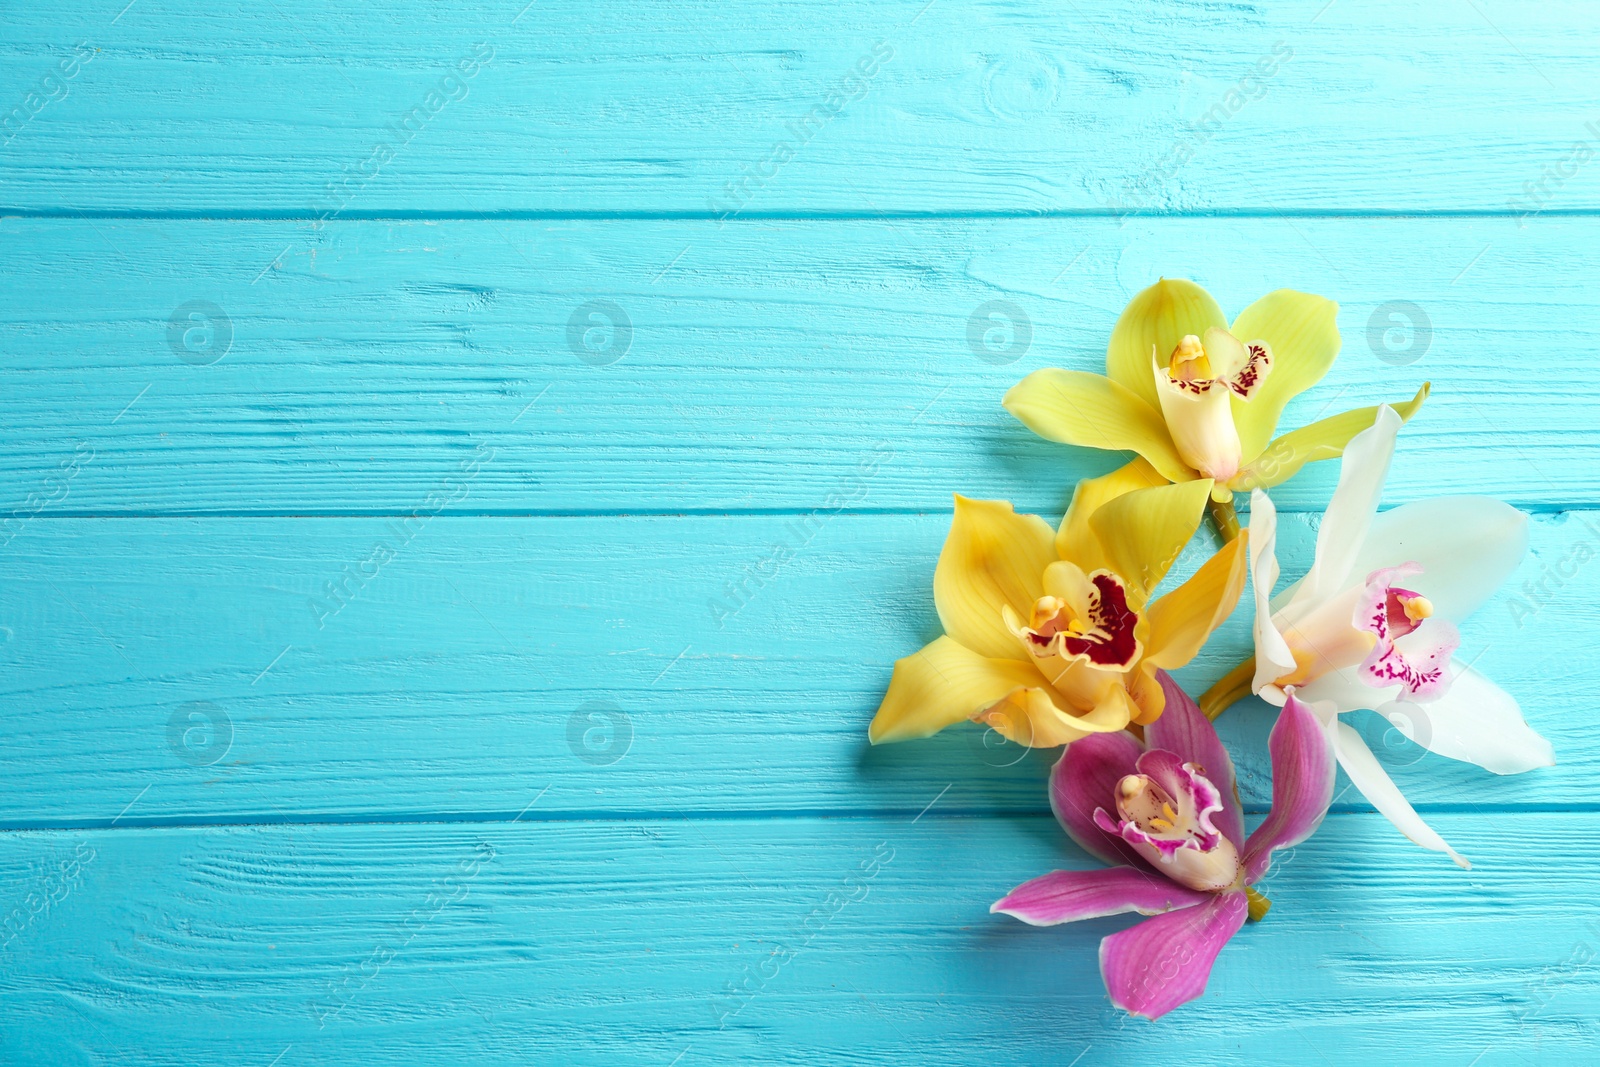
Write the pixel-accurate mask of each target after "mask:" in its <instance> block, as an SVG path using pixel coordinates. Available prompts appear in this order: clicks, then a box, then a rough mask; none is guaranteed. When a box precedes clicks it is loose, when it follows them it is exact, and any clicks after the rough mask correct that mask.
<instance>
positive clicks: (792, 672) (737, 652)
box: [0, 513, 1600, 827]
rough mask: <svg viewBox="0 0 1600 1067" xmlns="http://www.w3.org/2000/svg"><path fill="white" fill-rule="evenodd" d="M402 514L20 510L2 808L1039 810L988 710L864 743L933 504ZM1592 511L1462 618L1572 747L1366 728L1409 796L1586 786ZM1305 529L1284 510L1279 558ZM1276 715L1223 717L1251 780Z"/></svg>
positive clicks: (1599, 791)
mask: <svg viewBox="0 0 1600 1067" xmlns="http://www.w3.org/2000/svg"><path fill="white" fill-rule="evenodd" d="M397 527H398V524H397V523H396V521H395V520H385V519H354V518H351V519H270V520H269V519H224V518H208V519H159V520H158V519H37V520H35V521H34V523H33V524H31V525H30V526H29V527H28V529H27V530H25V531H24V532H23V533H22V534H20V535H19V536H18V537H17V538H16V539H15V540H14V541H12V543H11V544H10V545H8V546H7V548H6V550H5V551H6V556H5V561H6V566H5V568H4V571H3V573H0V626H3V629H0V638H4V642H3V643H0V656H3V657H4V658H3V661H0V685H3V689H0V695H3V699H0V730H3V734H4V739H3V742H0V743H3V745H4V748H5V751H6V752H7V755H8V779H7V788H6V789H5V790H4V791H3V793H0V825H3V826H7V827H19V826H21V827H27V826H74V825H91V826H92V825H105V824H106V823H107V822H108V821H109V820H111V819H112V818H114V817H116V816H118V815H119V813H123V808H124V807H125V806H126V805H128V804H129V802H130V800H131V799H133V798H135V797H136V796H137V797H138V798H139V799H138V803H137V804H134V805H133V807H132V808H131V809H129V810H128V811H126V812H125V813H123V824H124V825H126V824H137V823H162V822H181V823H193V822H207V821H221V822H240V821H242V822H261V821H266V822H271V821H283V820H294V821H298V820H306V819H314V820H336V821H346V820H356V819H377V820H396V819H399V820H406V819H418V818H468V817H472V818H476V817H500V818H510V817H511V816H514V815H515V814H516V813H517V812H519V811H522V810H524V809H525V808H527V806H528V805H529V804H530V803H532V802H533V801H534V799H535V798H536V797H539V798H541V799H539V800H538V804H537V805H536V807H537V809H538V810H539V811H541V812H561V813H564V816H565V817H573V818H576V817H583V816H585V815H587V814H589V813H612V814H615V813H629V812H646V813H651V814H654V815H669V814H674V813H679V812H685V811H743V812H750V811H773V812H782V811H789V812H796V811H801V812H804V811H822V812H859V811H869V812H883V811H902V812H911V813H914V812H915V811H916V810H917V809H918V808H920V807H921V805H923V804H925V803H926V802H927V797H929V796H932V795H933V794H934V793H938V792H940V791H941V790H942V789H945V788H946V787H949V794H948V796H946V798H945V800H944V801H943V803H944V804H945V805H946V806H947V807H948V808H950V809H952V810H959V811H995V810H1020V811H1030V812H1043V811H1045V810H1047V809H1046V808H1045V803H1044V791H1043V787H1042V783H1043V777H1044V774H1045V772H1046V770H1047V768H1048V763H1049V757H1048V755H1047V754H1045V753H1042V752H1041V753H1035V754H1033V755H1031V756H1025V754H1024V753H1023V752H1022V751H1021V750H1019V749H1016V748H1013V747H1009V746H1007V747H1004V748H997V747H994V745H993V738H992V737H991V738H989V739H988V743H987V744H986V740H985V735H984V733H983V732H982V731H980V730H979V729H977V728H976V727H972V728H962V729H959V730H952V731H949V732H947V733H946V734H944V735H941V736H940V737H938V738H935V739H931V740H928V741H922V742H910V743H905V744H900V745H892V746H886V747H884V748H881V749H870V748H869V747H868V746H867V744H866V736H865V735H866V726H867V723H868V721H869V720H870V718H871V716H872V713H873V710H874V709H875V707H876V706H877V702H878V700H879V699H880V698H881V696H882V693H883V690H884V687H885V685H886V684H887V682H888V678H889V672H890V668H891V666H892V664H893V661H894V660H895V659H897V658H898V657H901V656H905V655H908V654H910V653H911V652H913V651H914V650H915V649H916V648H918V647H919V646H920V645H921V644H922V643H923V642H925V641H927V640H928V639H930V638H931V637H933V636H934V635H936V634H937V633H938V620H937V618H936V617H935V614H934V612H933V606H932V603H931V579H932V572H933V565H934V561H935V559H936V557H937V555H938V551H939V546H940V544H941V543H942V541H943V538H944V535H945V532H946V530H947V528H948V519H947V518H946V517H945V516H938V515H929V516H914V515H892V516H841V517H837V518H833V519H831V520H830V521H828V522H827V523H826V524H823V525H821V526H820V528H818V529H816V530H815V531H814V533H813V534H812V535H811V536H810V537H809V538H808V539H806V538H801V537H800V536H798V534H797V533H796V531H795V528H794V526H793V520H792V519H791V518H790V517H787V516H764V515H756V516H742V517H739V516H734V517H679V518H670V517H632V518H629V517H600V518H540V519H515V518H449V517H439V518H433V519H429V520H427V521H426V522H425V523H423V524H420V525H419V526H418V528H417V530H416V532H415V533H414V534H413V535H412V536H411V538H410V539H409V540H406V539H405V538H404V536H403V534H404V531H403V530H399V529H398V528H397ZM1597 529H1600V515H1596V514H1594V513H1565V514H1562V515H1558V516H1540V517H1537V518H1536V519H1535V520H1534V523H1533V545H1534V549H1533V555H1532V557H1531V558H1530V559H1529V560H1528V561H1527V563H1526V564H1525V566H1524V568H1523V570H1522V571H1521V573H1520V574H1519V575H1518V576H1517V577H1516V578H1515V579H1514V581H1513V583H1511V585H1510V586H1509V587H1508V588H1507V589H1506V590H1505V591H1504V593H1503V594H1502V595H1501V596H1500V597H1499V598H1498V599H1497V600H1496V601H1494V602H1492V603H1491V604H1490V605H1488V606H1486V607H1485V608H1484V609H1483V610H1482V611H1480V612H1479V613H1478V615H1477V616H1475V617H1474V618H1473V619H1471V620H1469V622H1468V624H1467V625H1466V627H1465V629H1464V642H1465V643H1464V646H1463V649H1464V651H1463V654H1464V655H1465V656H1467V657H1468V658H1473V657H1478V658H1477V659H1476V663H1477V666H1478V667H1479V669H1481V670H1484V671H1486V672H1487V673H1488V674H1489V675H1490V676H1491V677H1493V678H1495V679H1497V680H1499V681H1500V682H1501V684H1503V685H1505V686H1507V687H1508V688H1509V689H1510V690H1511V691H1512V692H1513V693H1515V694H1516V695H1517V696H1518V697H1519V698H1520V699H1521V700H1522V702H1523V705H1524V708H1525V710H1526V713H1527V716H1528V718H1529V720H1530V722H1531V723H1532V724H1533V725H1534V727H1535V728H1536V729H1539V730H1541V731H1542V732H1544V733H1545V734H1546V735H1547V736H1549V737H1550V739H1551V740H1552V742H1553V743H1554V745H1555V748H1556V751H1557V753H1558V756H1559V758H1560V761H1561V763H1560V765H1559V766H1557V767H1555V768H1552V769H1547V770H1540V771H1536V772H1532V773H1529V774H1525V775H1520V776H1514V777H1510V778H1496V777H1493V776H1491V775H1488V774H1487V773H1485V772H1482V771H1480V770H1478V769H1477V768H1475V767H1472V766H1469V765H1466V764H1459V763H1454V762H1452V761H1449V760H1445V759H1443V758H1440V757H1431V756H1427V757H1425V754H1424V753H1422V752H1420V750H1418V749H1416V748H1414V747H1413V746H1410V745H1402V744H1401V742H1400V739H1399V738H1398V736H1393V735H1391V736H1388V737H1387V740H1386V738H1385V731H1383V730H1379V729H1377V728H1376V725H1375V724H1368V725H1367V726H1366V727H1364V729H1366V730H1367V731H1368V732H1369V734H1370V739H1371V740H1372V741H1373V742H1374V743H1375V744H1378V745H1379V746H1380V747H1384V748H1385V749H1386V752H1385V757H1384V758H1385V760H1386V761H1387V762H1388V763H1389V764H1390V765H1391V767H1392V768H1393V773H1394V774H1395V775H1396V777H1397V779H1398V780H1400V781H1401V782H1402V784H1403V786H1404V788H1405V789H1406V790H1407V791H1408V793H1409V794H1410V795H1411V797H1412V798H1413V800H1414V801H1416V802H1417V803H1418V804H1419V805H1420V806H1424V807H1427V808H1429V809H1430V810H1460V809H1461V808H1462V807H1463V806H1467V805H1470V806H1472V807H1473V808H1474V809H1478V808H1482V809H1485V810H1500V809H1503V808H1517V807H1525V806H1536V807H1555V808H1559V809H1566V808H1569V807H1573V806H1577V807H1582V808H1586V809H1592V808H1593V807H1595V806H1596V805H1600V775H1597V774H1596V770H1597V765H1600V748H1597V745H1596V741H1595V735H1594V731H1592V730H1591V729H1590V728H1589V724H1588V715H1587V714H1586V713H1584V712H1583V711H1582V709H1584V708H1592V707H1595V706H1600V674H1597V672H1596V671H1595V670H1594V669H1592V667H1591V666H1590V665H1587V664H1586V663H1585V662H1584V661H1582V660H1581V659H1574V658H1573V651H1572V650H1574V649H1582V648H1587V647H1589V644H1590V641H1591V636H1592V634H1593V632H1594V630H1595V627H1596V626H1597V625H1600V618H1597V615H1596V609H1595V605H1596V604H1597V603H1600V570H1597V569H1596V568H1595V567H1593V566H1590V565H1588V563H1587V561H1588V560H1590V559H1591V558H1593V556H1594V555H1595V552H1594V545H1595V543H1596V540H1597V538H1600V534H1597V533H1595V532H1594V531H1596V530H1597ZM1313 531H1314V526H1313V524H1312V522H1311V521H1310V519H1309V518H1308V517H1307V516H1305V515H1300V514H1294V515H1286V516H1285V517H1284V520H1283V530H1282V532H1281V535H1280V541H1281V546H1282V547H1281V549H1280V551H1281V553H1282V559H1283V563H1284V574H1285V578H1286V579H1288V578H1291V577H1295V576H1298V575H1299V574H1301V573H1303V572H1304V570H1305V568H1306V567H1307V565H1308V563H1309V559H1310V551H1311V547H1312V545H1313V542H1314V536H1315V535H1314V532H1313ZM775 545H778V546H783V547H784V549H785V552H784V553H781V554H780V555H779V556H778V557H773V556H772V553H773V549H774V546H775ZM1208 551H1209V549H1208V548H1206V547H1205V546H1204V545H1202V544H1201V543H1199V542H1197V543H1195V544H1194V545H1191V547H1190V551H1189V552H1188V553H1187V554H1186V555H1185V557H1184V559H1183V560H1182V561H1181V562H1180V565H1179V567H1178V568H1177V569H1176V571H1175V575H1174V578H1176V577H1177V576H1181V575H1183V574H1185V573H1187V572H1188V571H1189V570H1190V569H1192V568H1193V567H1194V566H1196V565H1198V562H1199V560H1200V559H1201V558H1202V556H1203V555H1204V554H1205V553H1207V552H1208ZM391 553H392V555H391ZM769 559H770V560H781V562H763V561H767V560H769ZM730 583H741V584H742V585H743V590H744V591H743V592H741V593H738V594H730V593H729V592H728V589H729V586H730ZM330 585H332V586H337V587H338V592H337V593H334V592H330V591H329V589H330ZM730 596H737V599H730ZM319 622H320V623H321V624H322V625H321V626H320V627H319V625H318V624H319ZM1249 624H1250V615H1249V609H1248V607H1246V608H1244V609H1242V610H1240V611H1239V612H1237V613H1236V616H1235V618H1234V619H1233V620H1232V621H1231V622H1230V624H1229V626H1228V628H1227V629H1226V630H1225V631H1224V632H1222V633H1221V634H1219V636H1218V637H1217V638H1215V639H1214V640H1213V641H1212V642H1211V644H1210V645H1209V646H1208V647H1207V649H1206V651H1205V653H1204V654H1203V657H1202V658H1201V659H1200V660H1199V661H1197V662H1196V664H1194V665H1193V666H1192V667H1190V668H1189V669H1187V670H1186V671H1184V672H1183V673H1182V674H1181V675H1180V678H1181V679H1183V680H1184V681H1185V682H1186V684H1188V685H1189V686H1191V687H1192V688H1193V690H1194V691H1196V692H1198V691H1199V690H1201V689H1203V688H1204V687H1205V686H1206V685H1208V684H1209V683H1210V682H1211V681H1213V680H1215V679H1216V678H1218V677H1220V676H1221V675H1222V674H1223V673H1224V672H1225V671H1226V670H1227V669H1228V668H1229V667H1231V666H1232V665H1233V664H1234V663H1236V662H1237V661H1238V660H1239V659H1240V658H1242V657H1243V656H1244V655H1246V654H1248V652H1249V650H1250V645H1249V641H1250V639H1249ZM1270 722H1271V719H1270V716H1269V714H1268V713H1267V709H1266V708H1265V706H1264V705H1256V706H1250V705H1240V706H1239V707H1238V708H1236V709H1235V710H1233V711H1230V712H1229V713H1228V714H1227V715H1226V716H1225V717H1224V718H1223V720H1222V724H1223V727H1224V732H1225V733H1226V734H1227V736H1228V737H1229V739H1230V740H1231V741H1233V742H1235V743H1236V744H1237V745H1238V752H1239V757H1238V758H1239V762H1240V765H1241V768H1242V776H1243V779H1244V793H1245V796H1246V797H1247V799H1248V800H1249V801H1250V803H1252V804H1253V805H1254V806H1256V807H1258V808H1259V807H1260V805H1261V802H1262V801H1263V800H1264V799H1265V798H1266V797H1267V796H1268V788H1267V781H1268V777H1267V773H1268V769H1267V765H1266V748H1265V743H1264V742H1265V734H1266V731H1267V729H1268V728H1269V726H1270ZM1340 804H1341V807H1343V808H1346V809H1358V810H1359V809H1361V808H1363V806H1364V801H1363V800H1362V798H1361V797H1360V795H1359V794H1357V793H1354V792H1353V791H1352V792H1349V793H1344V794H1341V800H1340Z"/></svg>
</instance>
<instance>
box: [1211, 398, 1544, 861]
mask: <svg viewBox="0 0 1600 1067" xmlns="http://www.w3.org/2000/svg"><path fill="white" fill-rule="evenodd" d="M1400 422H1401V420H1400V416H1399V415H1397V414H1396V413H1395V412H1394V411H1393V410H1391V409H1390V408H1388V407H1384V408H1382V409H1381V410H1380V411H1379V413H1378V416H1377V418H1376V419H1375V420H1374V422H1373V425H1372V426H1371V427H1370V428H1368V429H1366V430H1363V431H1362V432H1361V433H1359V434H1357V435H1356V436H1355V437H1354V438H1353V439H1352V440H1351V441H1350V443H1349V445H1348V446H1346V448H1345V452H1344V459H1343V465H1342V467H1341V468H1340V472H1339V487H1338V489H1337V490H1336V491H1335V492H1334V494H1333V499H1332V501H1331V502H1330V503H1329V504H1328V509H1327V511H1326V512H1325V513H1324V515H1323V518H1322V524H1321V526H1320V528H1319V529H1318V531H1317V550H1316V558H1315V560H1314V561H1313V563H1312V565H1311V569H1310V570H1309V571H1308V572H1307V573H1306V575H1305V577H1304V578H1302V579H1301V580H1300V581H1299V582H1297V583H1296V584H1295V585H1293V586H1291V587H1290V588H1288V589H1286V590H1284V591H1283V592H1282V593H1281V594H1279V595H1278V596H1277V597H1275V598H1273V597H1272V587H1273V584H1274V583H1275V582H1276V581H1277V579H1278V562H1277V559H1276V557H1275V554H1274V544H1275V541H1276V534H1277V511H1276V509H1275V508H1274V507H1273V505H1272V501H1271V500H1270V499H1269V498H1268V497H1267V494H1266V493H1264V492H1262V491H1261V490H1259V489H1257V490H1255V491H1254V492H1253V493H1252V494H1251V498H1250V541H1249V545H1250V576H1251V582H1252V584H1253V585H1254V587H1255V602H1256V620H1255V642H1256V654H1255V659H1254V660H1253V661H1247V662H1246V663H1243V664H1241V665H1240V667H1239V669H1238V670H1236V671H1234V672H1233V673H1232V674H1230V675H1229V676H1228V677H1227V678H1224V679H1223V680H1222V681H1221V682H1219V683H1218V684H1217V685H1216V686H1215V687H1213V689H1212V690H1211V692H1209V693H1207V694H1206V696H1205V697H1204V698H1202V706H1204V707H1205V709H1206V712H1207V714H1208V715H1211V716H1212V717H1215V715H1216V714H1217V713H1218V712H1220V711H1221V709H1222V708H1224V707H1226V706H1227V705H1228V704H1230V703H1232V701H1233V700H1236V699H1238V698H1239V697H1240V696H1243V695H1244V693H1245V692H1246V691H1247V687H1248V691H1252V692H1255V693H1256V694H1258V695H1259V696H1261V697H1262V698H1263V699H1264V700H1267V701H1268V702H1270V703H1273V704H1278V705H1280V706H1281V705H1282V704H1283V703H1284V701H1285V687H1288V686H1293V687H1294V690H1295V692H1296V694H1297V695H1298V696H1299V698H1300V699H1301V700H1303V701H1306V702H1307V703H1309V704H1312V705H1313V706H1314V707H1318V708H1320V709H1322V714H1323V715H1324V716H1325V717H1328V718H1333V717H1336V716H1337V715H1339V714H1341V713H1347V712H1353V711H1358V710H1360V709H1363V708H1370V709H1372V710H1375V711H1376V712H1377V713H1378V714H1380V715H1382V716H1384V718H1386V719H1387V720H1388V721H1389V722H1390V723H1393V724H1395V725H1396V726H1399V727H1401V728H1402V729H1404V730H1405V732H1406V733H1407V735H1408V736H1409V737H1410V738H1411V739H1412V740H1413V741H1415V742H1417V743H1418V744H1420V745H1422V746H1424V747H1426V748H1428V749H1429V750H1431V751H1433V752H1437V753H1439V754H1440V755H1442V756H1449V757H1450V758H1452V759H1458V760H1464V761H1466V762H1468V763H1476V764H1477V765H1478V766H1480V767H1483V768H1484V769H1486V770H1489V771H1492V772H1494V773H1495V774H1518V773H1520V772H1522V771H1527V770H1532V769H1533V768H1534V767H1548V766H1551V765H1553V764H1554V763H1555V753H1554V751H1553V750H1552V748H1551V747H1550V742H1549V741H1547V740H1545V739H1544V738H1543V737H1541V736H1540V735H1539V734H1537V733H1535V732H1534V731H1533V730H1532V729H1531V728H1530V727H1529V726H1528V724H1527V723H1526V722H1524V721H1523V718H1522V712H1521V710H1520V709H1519V708H1518V706H1517V701H1516V699H1515V698H1514V697H1512V696H1511V694H1509V693H1507V692H1506V691H1505V690H1503V689H1501V688H1500V687H1499V686H1497V685H1495V684H1494V683H1493V682H1491V681H1490V680H1489V679H1487V678H1485V677H1484V676H1483V675H1482V674H1480V673H1479V672H1477V671H1476V670H1473V669H1472V667H1471V666H1470V665H1469V664H1462V663H1459V662H1457V661H1456V660H1454V659H1452V658H1451V654H1452V653H1453V652H1454V651H1455V650H1456V647H1457V646H1458V645H1459V644H1460V637H1459V635H1458V634H1457V632H1456V629H1455V625H1454V624H1455V623H1456V622H1458V621H1460V620H1461V619H1464V618H1465V617H1466V616H1468V615H1470V614H1471V613H1472V612H1473V611H1474V610H1476V609H1477V608H1478V606H1479V605H1481V604H1482V603H1483V602H1484V601H1485V600H1487V599H1488V598H1489V597H1490V596H1491V595H1493V593H1494V591H1495V590H1496V589H1497V588H1499V586H1500V584H1501V583H1502V582H1504V581H1505V579H1506V578H1507V577H1509V576H1510V575H1511V573H1512V572H1513V571H1514V570H1516V568H1517V565H1518V564H1519V563H1520V562H1521V561H1522V558H1523V556H1524V555H1525V554H1526V552H1527V548H1528V520H1527V516H1525V515H1524V514H1522V512H1520V511H1518V510H1516V509H1515V508H1513V507H1511V506H1509V505H1507V504H1504V503H1502V502H1500V501H1498V500H1493V499H1490V498H1488V497H1476V496H1458V497H1441V498H1437V499H1433V500H1422V501H1418V502H1416V503H1411V504H1404V505H1401V506H1400V507H1397V508H1394V509H1392V510H1390V511H1386V512H1384V513H1383V514H1381V515H1379V514H1377V509H1378V499H1379V497H1380V496H1381V494H1382V492H1383V483H1384V479H1385V478H1386V477H1387V476H1388V473H1389V461H1390V459H1391V457H1392V456H1393V454H1394V442H1395V434H1396V433H1397V431H1398V430H1399V428H1400ZM1402 583H1403V584H1402ZM1269 598H1270V601H1269ZM1335 739H1336V742H1335V752H1336V755H1337V756H1338V759H1339V765H1340V766H1341V767H1343V768H1344V772H1345V774H1346V775H1348V776H1349V778H1350V781H1351V783H1352V784H1354V785H1355V787H1356V788H1357V789H1359V790H1361V792H1362V793H1363V794H1365V795H1366V797H1367V799H1368V800H1369V801H1371V802H1372V804H1373V806H1374V807H1376V808H1377V809H1378V811H1380V812H1382V813H1383V815H1385V816H1386V817H1387V818H1388V819H1389V821H1390V822H1392V823H1394V825H1395V826H1396V827H1397V828H1399V830H1400V832H1401V833H1403V834H1405V835H1406V836H1407V837H1409V838H1410V839H1411V840H1412V841H1414V842H1416V843H1417V844H1419V845H1421V846H1422V847H1423V848H1427V849H1432V850H1434V851H1436V852H1444V853H1447V854H1448V855H1449V856H1450V858H1451V859H1453V860H1455V861H1456V863H1458V864H1460V865H1461V866H1462V867H1469V866H1470V864H1468V863H1467V861H1466V860H1465V859H1463V858H1462V857H1461V856H1460V855H1459V854H1458V853H1457V852H1456V851H1455V850H1454V849H1453V848H1451V847H1450V846H1449V845H1448V844H1447V843H1446V842H1445V840H1444V838H1442V837H1440V836H1439V834H1438V833H1436V832H1435V831H1434V830H1433V829H1432V828H1431V827H1430V826H1428V824H1427V823H1425V822H1424V821H1423V820H1422V818H1421V816H1419V815H1418V814H1417V812H1416V810H1415V809H1414V808H1413V807H1412V806H1411V804H1410V803H1409V802H1407V800H1406V798H1405V797H1404V795H1402V794H1401V792H1400V790H1399V788H1397V787H1396V786H1395V784H1394V781H1393V780H1392V779H1391V778H1390V777H1389V775H1388V773H1387V772H1386V771H1385V770H1384V768H1383V766H1382V764H1380V763H1379V762H1378V760H1377V758H1376V757H1375V756H1374V755H1373V754H1372V751H1371V750H1370V749H1369V748H1368V747H1367V745H1366V743H1365V742H1364V741H1363V740H1362V739H1361V735H1360V734H1359V733H1358V732H1357V731H1356V730H1355V729H1354V728H1352V727H1351V726H1349V725H1348V724H1346V723H1343V722H1340V723H1338V725H1337V730H1336V731H1335Z"/></svg>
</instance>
